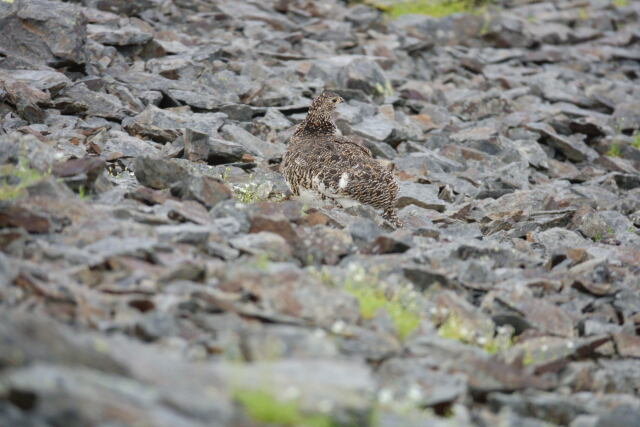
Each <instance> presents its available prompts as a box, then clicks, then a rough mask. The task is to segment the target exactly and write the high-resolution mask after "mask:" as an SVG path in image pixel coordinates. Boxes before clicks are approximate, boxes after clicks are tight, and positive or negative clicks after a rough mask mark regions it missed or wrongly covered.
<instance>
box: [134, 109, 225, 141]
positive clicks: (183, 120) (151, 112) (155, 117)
mask: <svg viewBox="0 0 640 427" xmlns="http://www.w3.org/2000/svg"><path fill="white" fill-rule="evenodd" d="M225 118H226V115H225V114H223V113H197V114H191V113H188V112H186V111H184V110H183V109H178V110H173V111H171V110H161V109H160V108H158V107H155V106H153V105H150V106H148V107H147V109H146V110H145V111H143V112H142V113H140V114H138V115H137V116H135V117H132V118H130V119H127V120H125V121H124V122H123V127H124V128H125V129H126V130H127V131H128V132H129V133H130V134H134V135H136V134H138V135H143V136H146V137H149V138H152V139H154V140H157V141H158V142H168V141H173V140H175V139H176V138H177V137H178V135H180V134H181V130H182V129H192V130H194V131H197V132H201V133H204V134H207V135H209V136H210V137H213V138H215V137H218V130H219V129H220V128H221V127H222V125H223V124H224V121H225Z"/></svg>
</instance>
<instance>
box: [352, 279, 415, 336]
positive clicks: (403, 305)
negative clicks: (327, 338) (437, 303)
mask: <svg viewBox="0 0 640 427" xmlns="http://www.w3.org/2000/svg"><path fill="white" fill-rule="evenodd" d="M344 290H345V291H346V292H348V293H349V294H351V295H353V296H354V297H355V298H356V299H357V300H358V304H359V307H360V317H361V318H362V319H371V318H373V317H374V316H375V315H376V314H377V313H378V311H379V310H385V311H386V312H387V314H388V315H389V317H390V318H391V322H392V323H393V326H394V328H395V330H396V333H397V334H398V336H399V337H400V339H401V340H404V339H405V338H406V337H407V336H408V335H409V334H410V333H411V332H412V331H413V330H414V329H416V328H417V327H418V325H419V324H420V316H419V314H418V312H417V309H416V307H415V298H416V297H417V296H418V295H417V292H416V291H414V290H413V289H410V288H409V287H399V288H397V289H390V288H389V286H388V285H387V284H385V283H383V282H381V281H380V280H378V277H377V276H376V275H373V274H366V273H365V272H364V269H363V268H362V267H356V268H352V269H351V271H350V273H349V275H348V277H347V279H346V280H345V283H344ZM387 291H389V292H388V293H390V294H391V295H387Z"/></svg>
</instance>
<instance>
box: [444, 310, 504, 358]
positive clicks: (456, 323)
mask: <svg viewBox="0 0 640 427" xmlns="http://www.w3.org/2000/svg"><path fill="white" fill-rule="evenodd" d="M438 335H440V336H441V337H442V338H447V339H452V340H456V341H460V342H462V343H465V344H472V345H476V346H478V347H480V348H482V349H483V350H484V351H486V352H487V353H489V354H496V353H500V352H502V351H505V350H507V349H509V348H510V347H511V346H512V345H513V340H512V337H511V335H512V334H511V333H510V332H508V331H505V332H502V333H498V334H496V336H495V337H475V336H474V334H473V329H472V328H470V327H468V326H467V325H465V324H464V322H463V321H462V320H461V319H460V318H459V317H458V316H456V315H455V314H453V313H451V314H449V315H448V316H447V318H446V320H445V321H444V322H443V323H442V324H441V325H440V327H439V328H438Z"/></svg>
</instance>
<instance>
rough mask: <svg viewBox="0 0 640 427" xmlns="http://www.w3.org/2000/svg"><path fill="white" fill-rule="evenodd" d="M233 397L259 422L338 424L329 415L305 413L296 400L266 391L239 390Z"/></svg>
mask: <svg viewBox="0 0 640 427" xmlns="http://www.w3.org/2000/svg"><path fill="white" fill-rule="evenodd" d="M233 397H234V400H235V401H236V402H238V403H240V404H241V405H242V406H243V407H244V409H245V411H246V412H247V415H248V416H249V417H250V418H251V419H252V420H254V421H256V422H259V423H266V424H273V425H278V426H285V427H299V426H305V427H333V426H335V425H336V424H335V423H334V422H333V420H332V419H331V418H330V417H329V416H328V415H323V414H307V413H304V412H302V411H301V410H300V408H299V405H298V403H297V402H296V401H295V400H290V401H281V400H278V399H276V398H275V396H273V394H271V393H269V392H266V391H261V390H238V391H236V392H235V393H234V394H233Z"/></svg>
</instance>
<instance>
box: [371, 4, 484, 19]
mask: <svg viewBox="0 0 640 427" xmlns="http://www.w3.org/2000/svg"><path fill="white" fill-rule="evenodd" d="M367 3H368V4H370V5H372V6H374V7H376V8H377V9H380V10H382V11H383V12H385V13H386V14H388V15H389V16H391V17H392V18H397V17H399V16H402V15H409V14H419V15H428V16H433V17H435V18H439V17H443V16H447V15H451V14H454V13H474V12H477V10H478V8H479V7H480V6H482V5H483V4H485V3H487V1H486V0H485V1H483V0H407V1H402V2H392V3H385V2H382V1H377V0H370V1H367Z"/></svg>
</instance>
